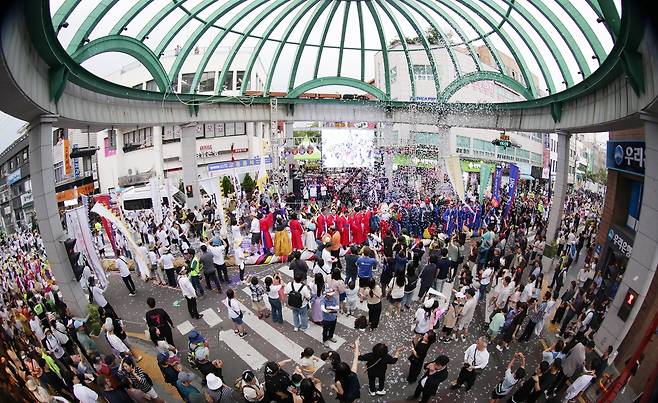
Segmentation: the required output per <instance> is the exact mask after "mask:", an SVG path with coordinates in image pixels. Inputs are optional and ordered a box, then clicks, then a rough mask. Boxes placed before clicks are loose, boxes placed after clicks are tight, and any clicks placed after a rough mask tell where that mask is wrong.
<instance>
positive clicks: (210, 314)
mask: <svg viewBox="0 0 658 403" xmlns="http://www.w3.org/2000/svg"><path fill="white" fill-rule="evenodd" d="M199 313H200V314H202V315H203V320H204V321H205V322H206V323H207V324H208V326H209V327H211V328H212V327H215V326H217V325H219V324H220V323H221V322H222V318H220V317H219V315H217V313H216V312H215V310H214V309H212V308H208V309H206V310H205V311H202V312H199Z"/></svg>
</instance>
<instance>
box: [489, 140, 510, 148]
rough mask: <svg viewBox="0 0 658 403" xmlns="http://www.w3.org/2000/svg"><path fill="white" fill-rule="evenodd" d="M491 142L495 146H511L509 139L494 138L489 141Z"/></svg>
mask: <svg viewBox="0 0 658 403" xmlns="http://www.w3.org/2000/svg"><path fill="white" fill-rule="evenodd" d="M491 144H493V145H495V146H499V147H503V148H507V147H513V144H512V142H511V141H509V140H500V139H495V140H492V141H491Z"/></svg>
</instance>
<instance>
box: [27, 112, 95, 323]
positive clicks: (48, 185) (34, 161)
mask: <svg viewBox="0 0 658 403" xmlns="http://www.w3.org/2000/svg"><path fill="white" fill-rule="evenodd" d="M56 120H57V116H53V115H42V116H40V117H39V118H38V119H37V120H35V121H34V122H32V123H30V127H29V129H28V130H29V136H30V140H29V153H30V179H31V181H32V197H33V198H34V213H35V216H36V219H37V224H38V225H39V232H40V233H41V238H42V239H43V244H44V246H45V248H46V256H47V257H48V263H49V264H50V270H51V271H52V274H53V276H54V277H55V280H57V285H58V286H59V289H60V291H61V292H62V297H63V299H64V302H66V305H67V306H68V307H69V310H70V311H71V313H72V314H73V316H75V317H79V318H83V317H86V316H87V305H88V300H87V298H86V296H85V294H84V292H83V291H82V288H81V287H80V283H78V282H77V281H76V280H75V276H74V275H73V270H72V269H71V264H70V263H69V259H68V256H67V255H66V249H65V248H64V244H63V243H62V242H63V241H64V240H66V238H67V235H66V233H65V232H64V230H63V229H62V221H61V218H60V215H59V209H58V207H57V201H56V199H55V171H54V169H53V145H52V136H53V122H55V121H56Z"/></svg>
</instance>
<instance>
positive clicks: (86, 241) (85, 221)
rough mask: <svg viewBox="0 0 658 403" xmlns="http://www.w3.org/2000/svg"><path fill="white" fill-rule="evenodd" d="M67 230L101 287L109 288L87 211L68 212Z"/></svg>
mask: <svg viewBox="0 0 658 403" xmlns="http://www.w3.org/2000/svg"><path fill="white" fill-rule="evenodd" d="M66 228H67V230H68V233H69V238H72V239H75V240H76V243H75V248H76V249H77V250H78V251H79V252H81V253H82V254H83V255H84V257H85V260H86V261H87V263H88V264H89V267H90V268H91V269H92V270H93V271H94V274H95V276H96V278H97V279H98V281H99V283H100V284H101V286H102V287H107V275H106V274H105V270H103V265H102V264H101V260H100V258H99V257H98V253H97V251H96V247H95V246H94V241H93V240H92V235H91V229H90V228H91V227H90V225H89V216H88V215H87V209H86V208H85V207H82V206H81V207H76V208H74V209H71V210H68V211H66Z"/></svg>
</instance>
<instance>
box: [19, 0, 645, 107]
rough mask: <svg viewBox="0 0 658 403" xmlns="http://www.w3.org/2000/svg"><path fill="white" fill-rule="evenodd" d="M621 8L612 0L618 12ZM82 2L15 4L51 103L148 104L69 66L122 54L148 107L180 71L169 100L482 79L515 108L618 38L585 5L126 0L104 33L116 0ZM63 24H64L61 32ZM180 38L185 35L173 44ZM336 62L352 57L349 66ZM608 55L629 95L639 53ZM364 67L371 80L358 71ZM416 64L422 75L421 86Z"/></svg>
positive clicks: (552, 91)
mask: <svg viewBox="0 0 658 403" xmlns="http://www.w3.org/2000/svg"><path fill="white" fill-rule="evenodd" d="M628 2H629V1H628V0H623V3H622V8H623V7H626V6H627V5H626V3H628ZM82 3H83V2H81V1H80V0H64V2H63V3H62V4H61V6H59V7H58V8H57V9H56V10H51V8H50V4H49V0H25V10H26V13H27V14H28V15H29V16H33V17H39V18H38V19H31V18H30V19H28V22H29V25H34V24H39V26H40V27H35V26H32V27H30V29H31V31H33V32H39V34H40V38H41V39H40V40H41V44H42V45H47V48H48V51H49V55H48V56H47V57H46V59H49V60H50V61H52V62H53V63H49V64H50V66H51V71H50V77H51V80H52V81H53V82H52V83H51V85H50V87H51V94H52V96H53V97H54V98H57V97H58V96H60V95H61V93H62V91H63V88H64V86H65V85H66V82H67V81H73V82H76V83H78V84H80V83H86V84H87V85H88V86H89V85H91V83H94V82H95V83H98V86H99V91H101V90H102V91H101V92H105V93H111V94H112V95H116V94H121V95H120V96H123V97H128V98H136V99H144V98H148V97H150V96H151V95H150V94H153V92H150V91H140V90H135V89H128V88H126V87H123V86H120V85H118V84H111V85H110V83H108V82H107V81H105V80H102V79H100V78H98V77H96V76H94V75H93V73H91V72H88V71H86V70H85V69H84V68H82V67H81V66H79V65H80V64H81V63H82V62H84V61H85V60H87V59H89V58H91V57H94V56H97V55H100V54H103V53H107V52H121V53H125V54H128V55H130V56H132V57H134V58H135V59H136V60H137V61H138V62H140V63H141V64H142V65H144V67H145V68H146V69H147V70H148V72H149V73H150V74H151V76H152V78H153V79H154V80H155V82H156V84H157V86H158V88H159V92H160V100H167V99H169V96H170V95H175V94H170V93H171V92H172V91H176V90H177V89H176V88H172V83H176V82H179V81H180V74H181V73H193V74H194V79H193V80H192V83H191V85H190V90H189V93H188V94H177V95H175V97H176V99H177V100H181V99H184V98H189V100H191V102H196V101H195V100H197V99H198V100H203V102H207V101H208V100H211V101H212V102H233V101H234V100H235V99H236V98H235V97H230V96H228V95H233V94H235V93H230V94H227V93H226V92H225V91H226V90H225V88H224V82H225V81H226V79H227V78H230V77H233V75H232V72H233V71H235V70H240V71H244V77H243V80H242V82H241V85H240V86H239V88H236V89H235V90H236V91H238V92H237V94H239V96H238V97H242V96H245V94H247V91H251V92H250V93H249V94H250V95H251V98H262V99H263V100H266V99H267V98H268V97H269V95H270V94H272V93H274V92H276V95H277V96H278V97H280V98H283V99H295V98H298V97H300V96H301V95H302V94H305V95H304V98H308V94H306V93H308V92H309V91H312V90H318V91H320V92H322V90H319V89H320V88H322V87H331V88H330V89H328V90H325V91H324V92H329V93H334V92H336V90H335V88H336V87H342V89H341V91H342V92H348V93H349V92H350V91H349V90H347V91H346V90H345V88H352V89H354V90H356V91H357V92H365V93H368V94H369V95H370V96H371V97H374V98H376V99H378V100H380V101H386V102H400V101H411V102H413V101H415V100H416V99H417V97H418V96H419V95H421V96H422V97H423V98H424V99H425V100H427V99H429V100H431V99H434V98H435V99H436V102H437V103H447V102H449V101H450V100H451V98H452V97H453V95H454V94H455V93H457V92H458V91H459V90H460V89H461V88H463V87H464V86H468V85H470V84H472V83H475V82H478V81H493V82H496V83H498V84H500V85H502V86H504V87H507V88H509V89H510V90H512V91H514V92H516V93H517V94H518V95H519V97H520V98H524V99H526V100H527V101H520V102H519V103H520V104H523V103H525V102H532V101H534V100H537V99H540V98H552V97H554V96H556V95H558V94H562V93H569V91H570V90H572V89H575V88H582V85H581V82H582V83H585V82H587V81H588V80H593V79H594V78H593V77H594V76H596V75H597V72H598V71H599V70H600V69H601V68H602V66H603V65H604V64H605V63H606V62H607V61H608V60H607V59H609V58H610V57H611V55H612V51H613V50H614V49H615V48H616V46H617V42H618V41H619V39H620V38H621V37H622V36H623V34H624V32H623V31H622V29H623V28H624V27H627V25H625V24H624V21H625V18H626V16H625V15H623V13H622V14H621V16H620V13H619V11H618V10H617V8H616V7H615V5H614V1H613V0H587V1H586V2H583V3H582V4H581V6H579V7H580V10H579V9H578V8H576V7H575V6H574V5H573V4H572V3H571V1H570V0H525V1H523V2H519V1H516V0H372V1H360V0H341V1H338V0H221V1H217V0H201V1H197V2H194V4H195V5H194V6H193V7H192V6H188V3H191V2H188V1H187V0H170V1H167V2H164V3H161V5H160V6H159V8H158V9H157V10H156V9H153V7H151V8H150V11H147V10H149V7H148V6H149V5H150V4H151V3H152V1H150V0H133V1H132V2H129V5H130V7H129V8H127V9H126V11H125V12H123V13H122V14H121V15H119V16H115V20H113V21H111V23H110V26H111V27H112V28H111V29H110V30H109V32H108V31H107V28H106V29H104V30H103V29H102V26H105V25H107V24H105V23H106V21H103V24H101V20H103V18H105V17H106V16H107V15H108V13H109V12H110V11H112V10H113V7H117V3H119V2H118V0H98V1H97V2H96V3H94V4H95V6H94V7H89V5H87V7H86V8H84V9H82V8H81V4H82ZM79 7H80V8H79ZM124 7H125V5H124ZM583 7H588V8H590V9H591V10H590V12H589V13H585V12H583V9H582V8H583ZM557 10H559V11H560V12H559V13H557V12H556V11H557ZM83 11H84V12H83ZM81 15H82V16H81ZM564 15H566V16H568V18H569V19H570V23H569V25H567V24H565V21H564V20H563V18H564ZM585 15H587V16H588V17H585ZM592 15H594V16H596V19H593V18H592V17H589V16H592ZM72 16H75V18H76V21H68V20H69V19H71V18H72ZM622 17H623V18H622ZM108 18H109V17H108ZM354 21H358V27H355V26H354V25H355V24H354ZM165 23H166V24H167V28H166V29H163V28H162V24H165ZM601 23H602V24H601ZM567 26H575V27H577V28H578V29H579V30H580V33H581V34H582V36H581V37H584V38H585V42H583V43H580V42H582V41H580V42H579V41H577V40H576V39H575V37H574V33H573V32H570V30H569V29H568V28H567ZM548 27H551V29H552V30H554V31H556V32H557V33H558V35H557V36H555V35H552V34H551V32H550V31H549V30H547V29H546V28H548ZM602 28H603V29H602ZM63 30H71V31H72V36H71V35H67V37H71V39H70V41H68V43H67V44H66V45H62V44H60V43H59V41H58V40H57V37H58V36H61V35H62V33H63ZM96 30H98V32H97V31H96ZM101 32H102V34H101ZM182 32H186V33H187V34H186V35H185V37H184V38H180V37H181V36H182V35H181V33H182ZM70 33H71V32H69V34H70ZM605 35H608V36H609V37H610V38H611V39H612V41H613V43H614V44H615V48H613V49H612V50H611V49H608V50H606V49H605V48H604V46H603V45H602V40H601V39H600V38H601V37H602V36H605ZM150 36H153V38H150ZM155 36H158V37H157V38H156V37H155ZM90 37H92V38H95V39H93V40H90ZM517 38H520V41H519V40H518V39H517ZM625 39H626V40H629V41H630V43H636V42H637V40H636V39H633V38H631V39H629V38H625ZM176 41H179V42H180V43H176ZM174 48H175V49H174ZM199 49H202V50H201V51H200V50H199ZM286 51H287V53H286ZM329 51H331V53H329ZM348 51H357V54H358V56H356V57H353V56H348V53H347V52H348ZM442 52H445V53H442ZM67 54H68V56H66V55H67ZM446 54H447V58H446V57H445V56H444V55H446ZM54 55H58V56H54ZM349 55H353V53H349ZM399 55H403V58H402V59H401V58H400V57H399ZM619 57H620V59H621V60H620V61H611V62H608V63H613V62H614V63H615V66H617V63H618V62H620V64H619V66H621V67H622V68H623V71H624V72H625V73H626V74H627V75H628V76H629V78H630V79H632V80H633V88H634V89H636V91H640V92H641V90H642V72H641V71H639V70H638V68H637V62H638V60H641V59H638V58H641V55H639V54H638V53H637V49H625V50H624V51H623V52H621V53H620V56H619ZM62 59H66V60H62ZM444 59H445V60H444ZM218 60H219V63H220V64H221V66H220V65H218V62H217V61H218ZM373 61H374V63H372V62H373ZM401 61H403V62H402V65H400V63H401ZM573 61H575V65H570V64H573ZM405 63H406V66H405V65H404V64H405ZM369 64H374V71H373V69H368V68H366V66H367V65H369ZM164 66H168V68H165V67H164ZM416 66H419V71H421V72H424V73H423V74H421V75H420V76H419V75H418V74H417V72H416V70H415V69H416ZM320 67H322V69H320ZM594 67H596V68H594ZM215 70H218V74H217V80H216V81H215V86H214V87H215V88H214V95H211V96H208V95H207V94H205V95H201V94H199V95H197V94H196V93H197V91H198V88H199V84H200V82H201V78H202V75H203V74H204V73H205V72H207V71H215ZM321 70H322V72H323V73H324V74H320V73H321ZM393 70H394V71H393ZM574 71H577V73H578V74H576V75H574V74H573V72H574ZM615 71H616V70H615ZM305 72H308V74H306V73H305ZM427 72H429V74H430V75H431V79H430V80H428V79H427V74H428V73H427ZM229 74H230V75H229ZM256 76H257V77H258V78H259V79H258V80H256V79H255V77H256ZM144 81H146V80H144ZM403 83H404V84H403ZM125 84H126V85H128V84H130V86H132V85H134V84H138V83H125ZM404 86H406V87H407V88H403V87H404ZM585 88H592V86H591V85H586V86H585ZM162 93H164V96H163V95H162ZM281 93H283V94H285V95H281ZM156 94H157V92H156ZM401 94H402V95H401ZM404 94H407V95H404ZM181 97H182V98H181ZM392 99H395V100H396V101H392ZM252 101H253V99H252ZM304 101H308V100H307V99H305V100H304ZM315 101H318V102H325V101H326V100H322V101H321V100H315ZM199 102H201V101H199ZM559 102H563V100H562V101H559ZM559 102H558V103H555V102H553V103H551V105H552V108H558V109H559V107H558V106H559ZM555 105H558V106H555ZM558 109H556V110H558ZM558 115H559V114H558Z"/></svg>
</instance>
